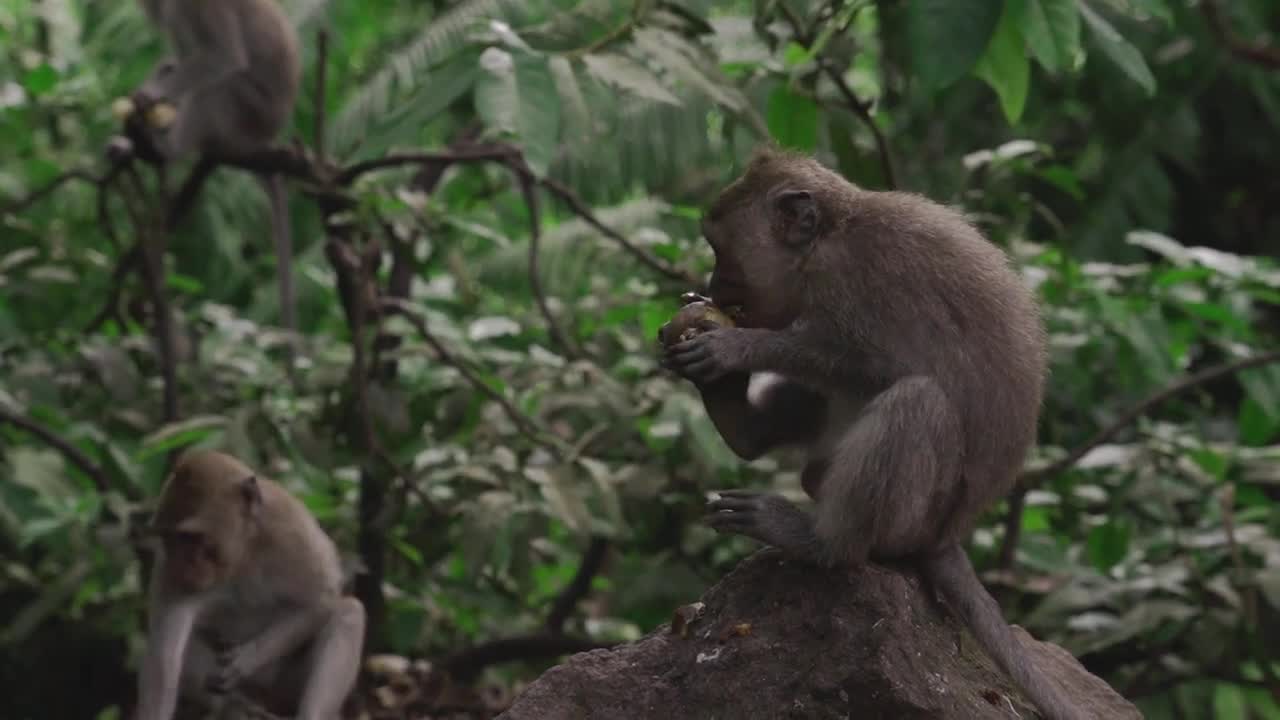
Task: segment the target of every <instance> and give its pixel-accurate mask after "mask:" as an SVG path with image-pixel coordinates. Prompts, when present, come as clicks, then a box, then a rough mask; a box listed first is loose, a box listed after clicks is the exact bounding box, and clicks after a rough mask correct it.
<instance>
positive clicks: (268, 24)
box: [118, 0, 302, 373]
mask: <svg viewBox="0 0 1280 720" xmlns="http://www.w3.org/2000/svg"><path fill="white" fill-rule="evenodd" d="M139 1H140V2H141V4H142V9H143V11H144V12H145V13H146V15H147V17H148V18H149V19H150V20H151V22H152V23H153V24H154V25H155V26H156V27H157V28H158V29H159V30H160V31H161V32H162V34H164V35H165V36H166V38H167V40H168V44H169V45H170V47H171V51H172V55H170V56H166V57H164V58H162V59H161V60H160V61H159V62H158V63H157V64H156V66H155V67H154V68H153V69H152V72H151V73H150V74H149V75H148V77H147V78H146V79H145V80H144V81H143V83H142V84H141V85H140V86H139V87H138V88H137V89H136V90H134V92H133V93H132V96H131V97H130V98H129V101H130V102H131V105H132V108H122V109H121V110H119V111H118V112H124V111H127V110H129V109H133V110H134V111H136V112H138V113H141V114H143V115H144V116H145V117H147V118H149V124H152V125H154V124H159V125H163V126H164V127H163V128H162V129H161V130H160V131H156V137H154V139H153V140H152V142H151V143H150V144H151V145H153V147H154V148H155V152H157V153H158V154H159V155H160V156H161V157H162V158H164V159H165V160H176V159H179V158H183V157H186V156H188V155H189V154H191V153H199V157H198V159H197V160H196V164H195V166H194V167H193V168H192V170H191V173H190V175H189V176H188V177H187V180H186V182H185V183H183V186H182V188H181V189H180V191H179V193H178V196H177V197H176V198H175V199H174V202H173V207H172V211H171V214H170V218H169V224H170V225H172V224H174V223H176V221H177V218H176V215H177V214H178V213H180V212H181V211H182V209H184V208H185V207H186V206H188V205H189V204H190V203H191V202H192V201H194V199H195V195H196V193H198V192H199V188H200V186H201V185H202V184H203V183H204V181H205V180H206V179H207V178H208V176H209V175H210V174H211V173H212V172H213V170H214V168H215V167H216V165H217V159H218V158H220V157H221V158H228V157H237V156H244V155H248V154H251V153H253V152H255V151H259V150H264V149H266V148H267V147H268V146H269V145H270V144H271V142H272V141H273V140H274V139H275V137H276V136H277V135H278V134H279V133H280V131H281V129H282V128H283V127H284V125H285V123H286V122H288V120H289V118H290V117H291V116H292V114H293V108H294V104H295V102H296V101H297V96H298V90H299V86H300V84H301V79H302V66H301V60H300V52H299V44H298V37H297V32H296V30H295V29H294V27H293V25H292V23H291V22H290V21H289V18H288V17H287V16H286V15H285V13H284V12H283V10H281V8H280V6H279V5H278V4H277V3H276V2H275V0H219V2H205V1H203V0H201V1H199V2H190V1H189V0H139ZM157 105H161V106H162V107H163V106H164V105H172V106H173V108H174V110H173V112H171V113H158V114H157V113H155V112H154V110H153V108H154V107H155V106H157ZM254 177H255V179H256V180H257V181H258V183H259V185H260V186H261V187H262V189H263V191H264V192H265V193H266V196H267V199H268V204H269V205H270V214H271V234H272V236H273V238H274V241H275V243H274V244H275V253H276V263H277V277H278V284H279V288H278V289H279V300H280V316H281V321H282V324H283V325H284V326H285V329H286V330H288V331H289V333H290V335H291V338H290V343H289V345H288V348H289V356H288V361H289V368H290V373H292V366H293V350H294V347H293V344H294V342H295V341H296V334H297V330H298V328H297V317H296V315H297V313H296V309H295V307H296V306H295V299H294V288H293V268H292V264H293V263H292V260H293V241H292V238H291V236H290V235H291V230H290V226H289V212H288V206H287V203H286V197H285V186H284V179H283V177H282V176H281V175H279V174H276V173H271V174H267V173H259V172H255V173H254Z"/></svg>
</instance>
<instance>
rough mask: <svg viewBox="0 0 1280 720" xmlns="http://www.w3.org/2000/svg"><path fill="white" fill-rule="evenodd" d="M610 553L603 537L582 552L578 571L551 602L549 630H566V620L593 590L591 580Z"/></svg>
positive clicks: (594, 539) (593, 541) (596, 538)
mask: <svg viewBox="0 0 1280 720" xmlns="http://www.w3.org/2000/svg"><path fill="white" fill-rule="evenodd" d="M608 554H609V541H608V540H606V539H605V538H602V537H594V538H592V539H591V544H590V545H588V546H587V551H586V552H585V553H583V554H582V562H581V563H579V565H578V571H577V572H576V573H574V575H573V579H572V580H570V581H569V584H568V585H565V586H564V588H563V589H562V590H561V591H560V594H559V595H557V596H556V599H555V600H554V601H552V603H551V610H550V611H549V612H548V613H547V630H549V631H551V632H553V633H560V632H564V624H565V621H567V620H568V619H569V616H570V615H572V614H573V609H574V607H576V606H577V604H578V601H579V600H581V599H582V598H584V597H586V595H587V593H589V592H590V591H591V581H592V579H594V578H595V576H596V575H597V574H599V572H600V569H601V568H602V567H604V561H605V558H606V557H608Z"/></svg>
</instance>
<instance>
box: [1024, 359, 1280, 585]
mask: <svg viewBox="0 0 1280 720" xmlns="http://www.w3.org/2000/svg"><path fill="white" fill-rule="evenodd" d="M1276 362H1280V350H1271V351H1268V352H1264V353H1259V354H1257V355H1253V356H1251V357H1247V358H1240V359H1238V360H1231V361H1229V362H1225V363H1221V364H1219V365H1214V366H1213V367H1209V368H1205V369H1204V370H1201V371H1200V372H1197V373H1194V374H1192V375H1188V376H1186V377H1184V378H1181V379H1179V380H1176V381H1174V382H1171V383H1169V384H1168V385H1165V386H1164V387H1162V388H1160V389H1159V390H1157V391H1155V392H1153V393H1151V394H1150V395H1148V396H1147V397H1145V398H1143V399H1142V400H1140V401H1139V402H1137V403H1136V404H1134V405H1133V406H1132V407H1130V408H1129V409H1127V410H1125V411H1124V412H1122V413H1120V416H1119V417H1117V418H1116V419H1115V420H1113V421H1112V422H1111V424H1109V425H1107V426H1106V427H1104V428H1102V429H1101V430H1099V431H1098V432H1096V433H1094V435H1093V437H1091V438H1089V439H1088V440H1085V441H1084V442H1083V443H1081V444H1080V445H1078V446H1077V447H1075V448H1074V449H1072V450H1071V451H1070V452H1068V453H1067V454H1066V455H1064V456H1063V457H1061V458H1059V459H1058V460H1056V461H1054V462H1052V463H1050V464H1049V465H1047V466H1045V467H1043V468H1039V469H1037V470H1029V471H1026V472H1024V473H1022V475H1021V476H1020V477H1019V478H1018V486H1017V488H1015V490H1014V492H1013V494H1012V495H1011V496H1010V498H1009V510H1008V511H1007V512H1006V514H1005V518H1004V540H1003V541H1002V542H1001V546H1000V553H999V558H1000V560H999V562H1000V564H1001V566H1002V567H1011V566H1012V565H1013V556H1014V552H1015V551H1016V549H1017V545H1018V541H1019V539H1020V536H1021V534H1022V511H1023V508H1024V507H1025V506H1026V493H1027V491H1029V490H1031V489H1033V488H1035V487H1036V486H1037V485H1039V484H1040V483H1041V482H1043V481H1044V480H1046V479H1048V478H1051V477H1053V476H1055V475H1058V474H1060V473H1063V472H1065V471H1067V470H1068V469H1070V468H1071V467H1072V466H1073V465H1075V464H1076V463H1077V462H1079V461H1080V459H1081V458H1083V457H1084V456H1085V455H1088V454H1089V451H1091V450H1093V449H1094V448H1096V447H1098V446H1099V445H1102V444H1103V443H1105V442H1107V441H1109V440H1111V439H1112V438H1114V437H1115V436H1116V435H1118V434H1119V433H1120V431H1121V430H1123V429H1125V428H1126V427H1128V426H1130V425H1132V424H1133V423H1134V422H1135V421H1137V419H1138V418H1140V417H1142V416H1143V415H1145V414H1146V413H1148V412H1150V411H1151V410H1152V409H1153V408H1155V407H1156V406H1157V405H1160V404H1161V403H1164V402H1165V401H1167V400H1169V399H1171V398H1173V397H1175V396H1177V395H1180V394H1182V393H1184V392H1186V391H1188V390H1192V389H1194V388H1197V387H1200V386H1201V385H1204V384H1206V383H1209V382H1212V381H1214V380H1217V379H1218V378H1222V377H1225V376H1227V375H1233V374H1235V373H1238V372H1242V371H1244V370H1249V369H1251V368H1256V367H1261V366H1263V365H1270V364H1272V363H1276Z"/></svg>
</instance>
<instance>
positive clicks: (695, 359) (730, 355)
mask: <svg viewBox="0 0 1280 720" xmlns="http://www.w3.org/2000/svg"><path fill="white" fill-rule="evenodd" d="M700 327H701V325H700ZM706 327H707V329H706V330H705V331H703V332H701V333H700V334H698V335H695V336H694V337H693V338H691V339H689V340H685V341H683V342H678V343H676V344H674V345H671V346H669V347H667V348H666V351H665V352H664V353H663V358H662V366H663V367H665V368H667V369H668V370H671V371H672V372H674V373H676V374H677V375H679V376H680V377H683V378H685V379H687V380H692V381H693V382H695V383H698V384H707V383H713V382H715V381H716V380H719V379H720V378H722V377H724V376H725V375H728V374H729V373H732V372H737V371H740V370H746V367H745V363H744V360H745V358H746V352H745V350H746V343H745V338H746V336H745V335H744V334H743V333H744V331H742V330H739V329H737V328H727V327H721V326H717V325H714V324H711V323H708V324H707V326H706Z"/></svg>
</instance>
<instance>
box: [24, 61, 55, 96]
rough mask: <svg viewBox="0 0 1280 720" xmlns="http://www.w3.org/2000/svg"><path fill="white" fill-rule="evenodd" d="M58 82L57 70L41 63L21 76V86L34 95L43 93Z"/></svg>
mask: <svg viewBox="0 0 1280 720" xmlns="http://www.w3.org/2000/svg"><path fill="white" fill-rule="evenodd" d="M57 84H58V71H56V70H54V69H53V68H52V67H49V64H48V63H41V64H40V65H39V66H37V67H35V68H33V69H32V70H31V71H30V72H28V73H27V74H26V76H25V77H23V78H22V86H23V87H24V88H26V89H27V92H29V93H31V94H32V95H34V96H40V95H44V94H45V93H47V92H49V91H50V90H52V89H53V88H54V86H55V85H57Z"/></svg>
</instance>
